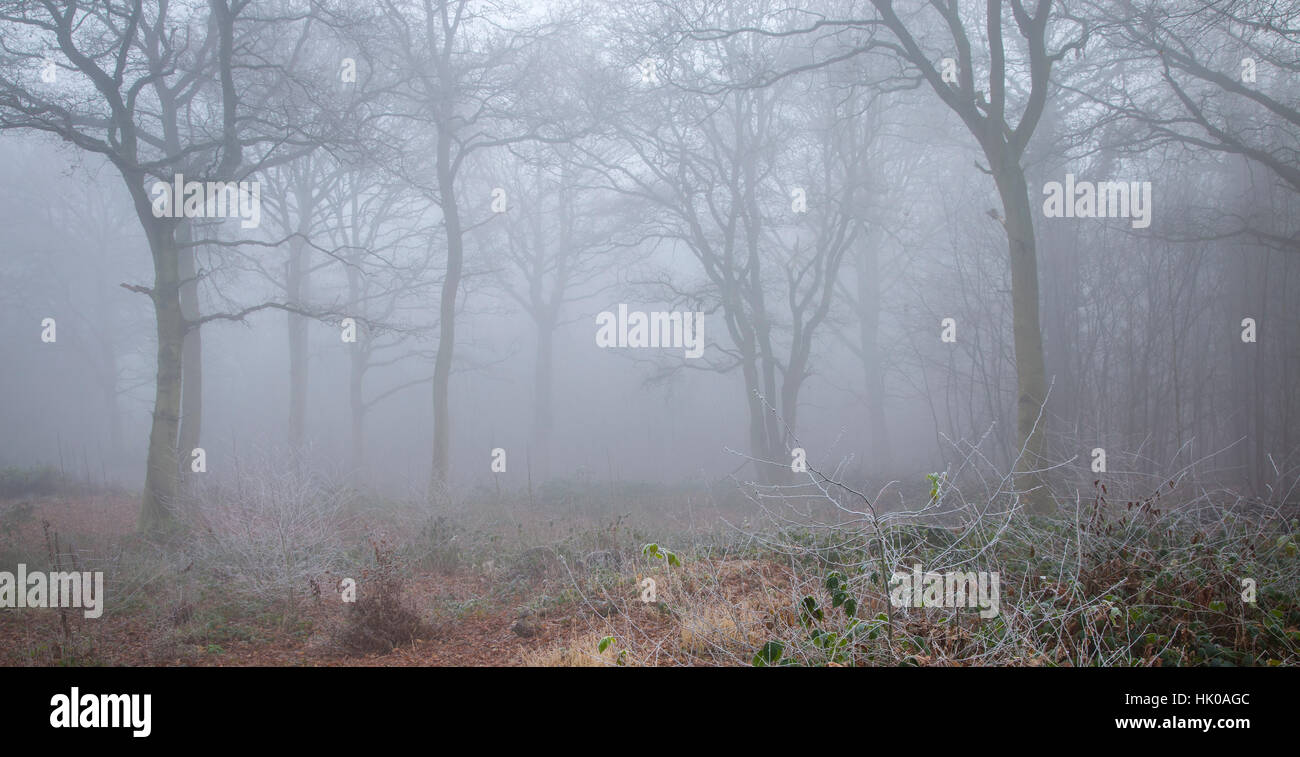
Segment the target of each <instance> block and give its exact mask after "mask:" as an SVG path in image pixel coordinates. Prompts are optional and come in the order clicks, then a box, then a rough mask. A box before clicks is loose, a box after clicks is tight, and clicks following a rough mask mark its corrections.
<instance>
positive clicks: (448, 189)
mask: <svg viewBox="0 0 1300 757" xmlns="http://www.w3.org/2000/svg"><path fill="white" fill-rule="evenodd" d="M451 136H452V135H451V134H450V132H448V131H447V129H445V128H443V129H439V131H438V190H439V196H440V200H441V206H442V216H443V221H444V223H445V224H446V228H447V273H446V276H445V277H444V278H443V281H442V300H441V302H440V303H439V322H438V356H437V358H436V359H435V360H434V364H433V471H432V478H431V482H430V483H431V488H430V492H429V493H430V496H435V495H436V494H437V493H438V491H439V490H440V489H443V488H444V487H446V485H447V483H448V478H447V473H448V470H447V469H448V461H449V458H450V447H451V428H450V424H451V407H450V404H449V400H448V390H449V385H450V383H451V361H452V354H453V351H454V350H455V346H456V294H457V292H458V291H459V290H460V277H461V268H462V266H463V264H464V247H463V240H462V238H461V228H460V209H459V208H458V207H457V206H456V187H455V184H456V177H455V174H454V173H453V170H452V164H451V160H452V159H451Z"/></svg>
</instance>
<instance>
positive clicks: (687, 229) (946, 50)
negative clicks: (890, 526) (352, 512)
mask: <svg viewBox="0 0 1300 757" xmlns="http://www.w3.org/2000/svg"><path fill="white" fill-rule="evenodd" d="M81 5H83V6H84V7H81V8H80V9H79V10H78V11H77V12H76V19H77V23H76V24H75V29H74V30H73V31H72V32H71V36H70V37H69V38H68V39H67V40H66V41H60V40H59V39H57V38H56V35H55V34H53V33H52V32H51V31H50V30H49V29H47V28H45V27H43V26H41V25H38V24H37V23H36V22H37V21H39V20H40V19H41V18H42V17H43V14H45V10H44V9H43V8H41V7H38V6H36V5H34V4H31V3H21V2H5V3H0V9H2V10H0V41H3V49H2V50H0V129H2V131H0V172H2V174H0V230H2V232H3V234H2V237H0V238H2V240H3V241H2V242H0V244H2V245H3V255H0V323H2V324H3V325H4V328H3V329H2V330H0V355H3V359H2V361H0V363H2V365H3V367H2V368H0V427H2V428H3V429H4V432H3V434H0V468H3V467H30V466H51V467H56V468H58V469H60V470H62V471H63V472H64V473H65V474H67V475H70V476H74V477H79V478H85V479H87V480H88V481H93V482H99V483H110V484H115V485H120V486H123V487H127V488H128V489H130V490H132V491H143V492H144V497H145V505H144V507H145V513H146V514H145V515H142V516H141V524H142V527H144V526H147V525H148V524H149V522H151V521H150V518H152V517H153V516H152V515H148V513H150V512H151V510H150V508H152V507H154V506H155V504H159V503H160V504H161V505H162V506H166V505H167V503H168V502H170V500H171V499H172V498H174V497H176V496H177V495H178V493H179V492H180V491H182V490H183V488H184V486H185V485H186V481H187V480H188V479H189V478H190V477H192V476H194V475H214V476H215V475H232V474H233V475H238V466H239V464H240V461H241V460H250V459H279V460H288V459H293V460H295V461H299V463H300V464H302V465H304V466H306V467H307V469H309V470H313V471H319V472H321V473H322V474H328V475H331V476H335V477H339V478H341V479H344V480H346V481H348V482H350V483H353V484H355V485H356V486H357V487H359V488H362V489H366V490H369V491H374V492H376V493H379V494H383V495H385V496H408V495H410V496H417V497H423V496H434V495H437V496H443V495H447V496H451V497H453V498H464V497H470V498H472V497H473V496H474V495H473V492H475V491H476V490H482V489H483V488H487V489H493V490H496V491H498V492H499V491H501V490H507V491H512V492H522V491H525V490H528V489H531V488H538V487H541V486H542V485H544V484H545V482H547V481H550V480H557V479H560V480H564V479H576V480H589V481H610V482H613V481H624V482H650V483H655V484H664V485H671V486H677V485H683V486H701V485H712V484H714V483H717V482H728V481H730V482H734V484H735V485H736V486H743V484H744V482H747V481H761V482H765V483H769V484H772V483H777V484H779V483H782V482H789V481H792V480H793V481H798V480H799V479H798V476H800V475H802V474H804V471H803V470H801V469H800V468H799V467H798V466H797V464H795V463H794V462H793V461H796V460H798V459H800V457H801V455H802V456H804V457H806V460H807V462H808V464H809V465H810V466H811V467H812V468H814V469H815V470H818V471H824V472H826V473H828V474H829V473H830V472H831V471H836V472H837V475H838V476H840V477H841V478H842V480H844V481H846V482H852V483H853V484H854V485H862V486H864V487H865V488H866V489H870V490H872V491H874V490H875V489H877V488H879V487H880V486H882V485H883V484H885V483H886V482H888V481H891V480H899V481H906V482H910V483H911V484H917V485H919V484H921V483H922V482H923V481H924V477H925V475H926V474H927V473H930V472H934V471H945V470H949V469H952V468H953V467H954V466H957V465H960V463H961V462H962V461H963V460H968V459H969V457H970V455H971V450H972V449H973V448H975V447H977V448H978V450H979V454H980V455H981V456H982V457H983V458H986V459H987V463H988V464H989V465H990V466H991V467H992V468H994V469H997V470H1001V471H1003V472H1006V473H1010V472H1011V471H1013V470H1015V471H1017V472H1025V471H1030V470H1034V471H1040V472H1041V473H1040V474H1039V475H1038V476H1037V478H1036V479H1035V480H1034V481H1033V483H1032V484H1031V486H1030V487H1026V488H1033V487H1038V488H1039V490H1040V491H1050V492H1051V493H1052V494H1054V495H1056V496H1057V497H1069V496H1071V495H1072V493H1073V492H1074V491H1076V489H1077V487H1078V485H1079V482H1080V481H1090V480H1091V479H1093V478H1096V477H1097V475H1095V474H1098V473H1101V472H1105V471H1106V470H1107V466H1109V469H1111V470H1116V471H1127V472H1140V473H1143V474H1149V475H1151V476H1153V477H1160V476H1170V475H1173V474H1175V473H1178V472H1181V471H1185V470H1188V469H1189V467H1190V469H1192V470H1194V471H1195V476H1196V478H1195V481H1196V486H1198V487H1201V488H1204V489H1210V488H1217V487H1224V488H1227V489H1231V490H1232V491H1235V492H1239V493H1241V494H1242V495H1243V496H1249V497H1256V498H1262V499H1273V500H1276V499H1279V498H1284V497H1286V496H1287V495H1288V493H1289V492H1290V487H1291V485H1293V484H1294V482H1295V480H1296V470H1297V468H1296V465H1297V463H1300V458H1297V455H1296V452H1297V445H1300V439H1297V438H1296V437H1295V435H1294V434H1293V428H1294V427H1295V426H1296V422H1295V413H1296V412H1298V411H1300V405H1298V404H1297V401H1298V400H1300V395H1298V392H1297V389H1298V388H1300V381H1298V380H1297V379H1298V378H1300V377H1298V376H1297V372H1300V326H1298V324H1300V313H1298V312H1297V310H1298V309H1300V303H1298V302H1297V299H1296V298H1295V297H1294V296H1293V294H1292V293H1293V292H1294V288H1293V287H1292V284H1291V282H1292V281H1293V280H1294V279H1295V278H1296V276H1297V275H1298V274H1300V266H1298V264H1297V261H1298V260H1300V257H1297V252H1298V251H1300V229H1297V227H1296V222H1295V219H1296V218H1297V217H1298V216H1297V213H1296V210H1297V208H1296V200H1297V192H1300V162H1298V161H1297V155H1298V154H1300V153H1297V152H1296V149H1297V136H1298V135H1300V113H1298V111H1297V109H1298V108H1300V99H1298V98H1297V93H1300V87H1297V81H1300V80H1298V79H1297V76H1300V63H1297V55H1296V52H1297V50H1300V48H1298V47H1297V42H1298V40H1297V38H1296V35H1295V32H1294V31H1290V30H1293V29H1294V28H1295V21H1296V16H1297V15H1298V14H1300V9H1298V8H1297V7H1296V6H1295V5H1294V4H1290V5H1289V7H1279V5H1278V4H1276V3H1263V2H1244V1H1243V2H1217V3H1202V2H1193V1H1188V2H1123V1H1117V2H1110V1H1109V0H1107V1H1098V2H1081V3H1074V2H1071V3H1069V4H1068V5H1069V7H1068V9H1067V8H1066V7H1065V6H1063V5H1062V4H1060V3H1053V2H1043V3H1039V4H1037V5H1038V8H1037V9H1029V10H1026V9H1024V8H1022V7H1021V4H1020V3H1014V2H1013V3H1009V4H1007V5H1006V7H1001V10H1000V11H999V12H998V13H996V14H994V15H995V16H998V17H999V18H1000V21H999V27H998V29H996V30H991V29H990V28H989V24H988V19H987V18H986V16H985V10H984V8H985V4H983V3H967V2H956V3H954V4H953V5H952V8H953V11H952V12H953V14H954V18H956V19H958V23H959V25H960V24H965V30H964V34H963V35H962V36H961V37H960V38H959V37H956V36H954V35H953V33H952V30H951V29H950V28H949V26H948V24H946V23H945V19H944V18H942V17H941V15H940V14H939V13H938V12H937V11H936V10H935V9H934V8H932V7H930V6H928V5H925V4H922V3H901V2H900V3H895V4H890V3H888V2H876V3H861V2H817V3H813V4H812V5H810V6H807V7H806V8H804V9H799V10H796V9H792V8H788V7H786V6H783V5H780V4H774V3H768V2H743V3H742V2H724V3H695V2H691V1H690V0H684V1H683V2H671V3H667V2H647V3H640V2H633V3H617V4H602V3H547V4H533V5H527V6H525V7H512V6H509V5H507V4H488V3H476V2H462V1H460V0H456V1H453V2H446V3H434V4H432V5H431V6H426V5H423V4H417V3H405V2H395V3H387V2H385V3H375V4H371V3H348V2H330V1H328V0H326V1H322V2H316V1H314V0H313V1H312V2H306V1H303V0H284V1H281V2H256V3H242V2H230V3H224V2H223V3H215V4H212V6H211V7H210V4H209V3H207V2H180V3H169V4H167V5H166V6H165V11H164V10H160V9H159V7H158V6H155V5H153V4H149V3H146V4H145V6H146V7H145V9H144V11H143V20H142V24H141V26H140V28H139V29H138V30H137V31H136V33H135V34H134V36H129V35H125V33H124V32H123V30H122V27H121V25H120V24H119V23H117V21H116V20H114V18H115V17H114V16H113V13H114V12H118V11H123V9H124V8H127V7H128V6H129V4H121V3H116V2H95V3H84V4H81ZM994 5H998V4H994ZM119 6H121V7H119ZM1282 6H1288V4H1282ZM212 7H219V8H220V9H222V13H228V14H229V18H227V21H229V24H228V25H225V24H224V23H223V22H222V21H221V19H220V18H218V17H217V16H219V15H220V14H215V12H214V11H212V10H211V8H212ZM999 7H1000V6H999ZM426 8H432V16H431V17H428V18H426ZM123 12H124V11H123ZM1031 12H1032V13H1033V14H1036V15H1034V16H1032V17H1031V15H1030V14H1031ZM223 18H224V17H223ZM1261 19H1268V20H1269V22H1268V23H1263V22H1261V21H1260V20H1261ZM426 20H427V21H429V22H430V24H429V25H426V24H425V22H426ZM48 22H49V19H48V18H47V19H45V20H44V21H42V22H41V23H48ZM1040 22H1041V23H1042V24H1043V25H1045V31H1044V30H1043V29H1042V28H1040ZM994 32H996V35H997V37H998V39H999V41H1000V42H999V45H998V46H997V48H996V50H995V49H994V48H991V47H990V44H989V39H990V37H991V36H993V34H994ZM963 46H965V47H963ZM972 48H973V50H972ZM69 52H75V53H77V54H76V55H72V56H70V55H69ZM1003 57H1005V60H1003ZM178 174H179V175H181V176H183V179H182V180H181V185H180V186H181V187H182V193H183V195H184V197H182V198H172V197H171V196H170V194H169V193H172V194H174V193H175V192H174V189H171V187H175V186H176V184H175V182H176V181H177V179H176V176H177V175H178ZM189 181H194V182H203V183H205V184H206V183H209V182H243V183H244V184H241V185H240V186H242V187H246V188H249V189H248V191H243V192H242V193H238V192H237V193H235V194H237V195H238V199H239V201H240V202H244V203H254V204H255V205H256V211H257V212H256V213H255V214H254V213H251V212H246V211H250V208H253V204H244V205H240V204H239V202H236V201H235V200H234V196H235V195H231V197H232V201H231V202H230V204H229V205H228V206H226V207H225V213H224V215H221V214H215V215H218V216H219V217H212V216H213V215H214V213H213V211H214V210H215V208H216V206H215V205H213V204H212V203H211V202H210V201H209V200H208V199H207V198H206V197H200V199H199V200H198V201H197V202H196V203H194V204H193V205H190V206H187V204H186V203H185V202H184V198H188V197H189V195H190V190H189V189H188V188H187V187H185V185H184V182H189ZM1054 183H1055V184H1054ZM1099 183H1100V184H1101V186H1095V185H1097V184H1099ZM1111 183H1113V184H1111ZM254 184H255V185H256V190H257V191H256V194H254V193H252V190H251V187H253V185H254ZM1084 184H1087V188H1086V189H1084V188H1081V187H1082V186H1083V185H1084ZM195 186H196V188H197V190H198V191H202V190H203V187H202V186H200V185H195ZM1121 190H1123V191H1122V193H1121ZM173 199H176V200H178V201H177V202H173ZM223 199H224V198H223ZM1053 203H1055V204H1053ZM187 207H188V209H187ZM160 211H161V212H160ZM621 306H625V310H626V312H628V313H636V312H641V313H646V314H647V317H646V318H647V323H651V324H658V325H663V324H668V326H667V327H666V329H665V330H663V331H662V332H661V331H659V330H658V329H652V330H654V331H655V334H654V335H655V337H659V336H661V335H662V336H664V337H667V338H668V341H670V342H671V344H670V345H668V346H664V345H662V344H660V345H658V346H651V345H650V342H649V332H646V334H647V335H646V345H645V346H630V345H629V346H622V345H620V344H619V342H618V341H617V340H618V337H619V333H618V332H619V330H620V329H621V328H622V327H623V326H627V327H629V328H628V331H629V332H633V331H635V328H634V326H635V324H631V323H621V319H620V316H619V314H620V307H621ZM602 313H607V314H611V315H609V316H602V315H601V314H602ZM654 313H661V314H664V317H663V319H662V320H653V319H651V317H650V315H649V314H654ZM695 314H699V315H698V318H699V319H700V320H699V324H700V326H699V328H700V331H699V333H701V334H702V338H703V343H704V347H703V350H702V353H701V354H700V355H699V356H697V357H692V356H689V355H690V352H691V350H690V345H689V343H684V342H683V341H682V340H683V339H685V340H687V342H689V339H690V337H691V326H692V325H693V324H694V321H693V320H692V319H693V317H695ZM672 316H675V317H676V319H677V320H676V321H672V320H671V317H672ZM46 319H53V321H52V324H53V331H52V333H51V325H50V324H51V322H50V321H47V320H46ZM948 319H951V320H948ZM1246 319H1250V320H1249V321H1247V320H1246ZM611 323H612V324H613V325H612V327H611V328H613V329H614V331H612V332H609V334H613V336H612V337H610V336H609V334H606V335H605V336H602V332H601V329H602V325H607V324H611ZM673 323H677V324H682V323H685V324H686V328H685V329H683V330H679V331H677V332H674V331H673V328H672V324H673ZM683 332H684V333H683ZM349 337H354V338H353V339H349ZM627 337H628V341H631V342H635V341H636V340H637V339H638V336H637V335H636V334H634V333H628V334H627ZM606 338H613V339H614V340H615V343H614V345H613V346H601V345H602V340H604V339H606ZM655 341H656V342H658V341H659V340H658V339H656V340H655ZM1035 361H1037V362H1035ZM1035 365H1038V368H1037V369H1035V367H1034V366H1035ZM178 372H179V375H178ZM1026 424H1028V425H1026ZM151 437H152V445H151ZM196 449H201V450H202V451H203V456H202V457H203V460H202V464H201V465H199V466H198V467H199V468H201V469H202V470H197V469H196V468H195V460H196V458H195V455H194V451H195V450H196ZM796 450H800V451H801V452H796ZM1096 450H1103V451H1104V452H1103V458H1102V459H1103V461H1104V462H1103V463H1102V467H1101V468H1098V467H1097V460H1098V457H1097V455H1096V452H1095V451H1096ZM150 466H153V472H152V473H150V474H149V476H148V480H146V478H147V476H146V473H147V471H149V470H150ZM494 466H495V467H494ZM792 466H793V467H792ZM787 469H788V470H787ZM792 476H793V478H791V477H792ZM146 516H147V517H146Z"/></svg>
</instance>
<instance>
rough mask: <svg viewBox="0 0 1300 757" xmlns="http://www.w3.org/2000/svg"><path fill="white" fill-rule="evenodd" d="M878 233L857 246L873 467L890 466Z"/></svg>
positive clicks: (860, 326) (861, 341) (860, 331)
mask: <svg viewBox="0 0 1300 757" xmlns="http://www.w3.org/2000/svg"><path fill="white" fill-rule="evenodd" d="M879 238H880V234H879V233H878V232H875V233H872V234H870V235H869V236H868V237H867V239H866V242H865V243H864V244H863V245H862V246H861V247H859V248H858V255H857V266H856V267H857V274H858V282H857V283H858V287H857V288H858V339H859V344H860V345H861V347H862V371H863V374H864V379H865V388H866V397H867V433H868V434H869V435H870V445H871V446H870V447H869V449H870V451H871V462H872V470H873V471H874V472H876V473H883V472H884V471H886V470H888V469H889V430H888V428H887V427H886V426H885V369H884V364H883V361H882V360H881V358H880V260H879V258H878V257H877V254H876V253H877V244H878V240H879Z"/></svg>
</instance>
